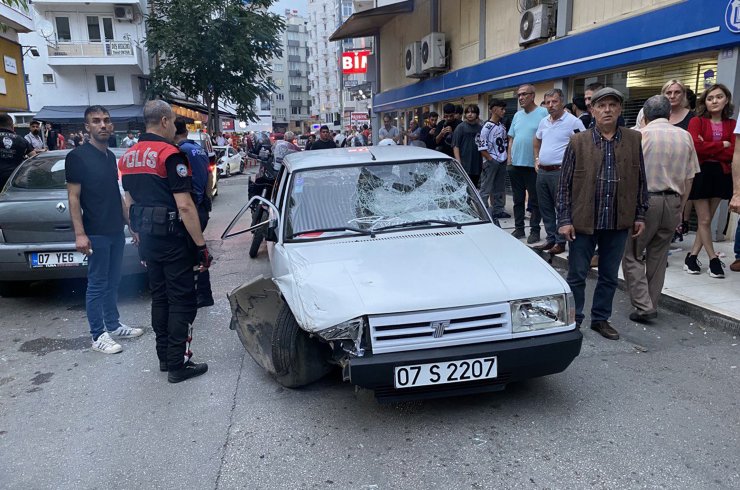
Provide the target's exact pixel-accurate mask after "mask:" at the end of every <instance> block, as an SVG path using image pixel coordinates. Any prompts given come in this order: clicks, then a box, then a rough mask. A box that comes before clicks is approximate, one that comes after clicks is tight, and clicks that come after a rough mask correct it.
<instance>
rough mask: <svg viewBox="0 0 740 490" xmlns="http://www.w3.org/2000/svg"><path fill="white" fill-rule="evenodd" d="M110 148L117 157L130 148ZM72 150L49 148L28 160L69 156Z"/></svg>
mask: <svg viewBox="0 0 740 490" xmlns="http://www.w3.org/2000/svg"><path fill="white" fill-rule="evenodd" d="M108 149H109V150H110V151H111V153H113V154H114V155H115V156H117V157H122V156H123V154H124V153H126V150H128V148H108ZM70 151H72V148H69V149H65V150H49V151H44V152H41V153H37V154H36V155H34V156H32V157H31V158H29V159H28V160H33V159H34V158H39V157H43V158H64V157H66V156H67V154H68V153H69V152H70Z"/></svg>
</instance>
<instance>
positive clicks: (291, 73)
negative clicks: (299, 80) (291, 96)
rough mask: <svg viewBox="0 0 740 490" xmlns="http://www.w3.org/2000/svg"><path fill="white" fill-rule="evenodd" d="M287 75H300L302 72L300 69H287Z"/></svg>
mask: <svg viewBox="0 0 740 490" xmlns="http://www.w3.org/2000/svg"><path fill="white" fill-rule="evenodd" d="M288 76H289V77H301V76H303V74H302V73H301V70H289V71H288Z"/></svg>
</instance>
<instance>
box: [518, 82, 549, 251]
mask: <svg viewBox="0 0 740 490" xmlns="http://www.w3.org/2000/svg"><path fill="white" fill-rule="evenodd" d="M516 96H517V99H518V100H519V105H520V106H521V108H522V109H521V110H520V111H519V112H517V113H516V114H515V115H514V119H513V120H512V121H511V128H509V150H510V151H509V160H510V161H511V164H512V166H511V168H510V169H509V180H510V181H511V190H512V193H513V195H514V231H513V233H512V235H513V236H514V237H515V238H524V237H525V236H526V235H525V233H524V199H525V193H526V194H529V206H530V207H531V208H532V216H531V218H530V220H529V237H528V238H527V243H529V244H532V243H537V242H539V241H540V209H539V205H538V204H537V189H536V186H537V173H536V172H535V169H534V146H533V142H534V135H535V133H536V132H537V127H538V126H539V124H540V121H542V119H544V118H546V117H547V115H548V112H547V109H545V108H544V107H538V106H537V104H535V103H534V97H535V90H534V86H533V85H529V84H527V85H522V86H521V87H519V89H518V90H517V91H516Z"/></svg>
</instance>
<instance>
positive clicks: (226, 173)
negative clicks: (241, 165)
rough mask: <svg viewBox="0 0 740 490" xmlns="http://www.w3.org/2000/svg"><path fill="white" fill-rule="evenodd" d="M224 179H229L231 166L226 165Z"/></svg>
mask: <svg viewBox="0 0 740 490" xmlns="http://www.w3.org/2000/svg"><path fill="white" fill-rule="evenodd" d="M224 177H226V178H229V177H231V165H229V164H228V163H227V164H226V170H224Z"/></svg>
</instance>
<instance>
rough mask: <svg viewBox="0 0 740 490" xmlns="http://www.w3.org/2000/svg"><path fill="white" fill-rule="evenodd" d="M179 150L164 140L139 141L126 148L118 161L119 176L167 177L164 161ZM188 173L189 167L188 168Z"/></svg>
mask: <svg viewBox="0 0 740 490" xmlns="http://www.w3.org/2000/svg"><path fill="white" fill-rule="evenodd" d="M179 152H180V150H179V149H178V148H177V147H176V146H174V145H172V144H170V143H167V142H165V141H140V142H138V143H136V144H135V145H134V146H132V147H131V148H129V149H128V150H126V153H124V154H123V156H122V157H121V160H120V161H119V163H118V169H119V170H120V171H121V177H123V176H124V175H137V174H138V175H141V174H148V175H156V176H157V177H161V178H163V179H166V178H167V166H166V165H165V162H166V161H167V159H168V158H169V157H171V156H172V155H175V154H177V153H179ZM188 175H191V174H190V168H188Z"/></svg>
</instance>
